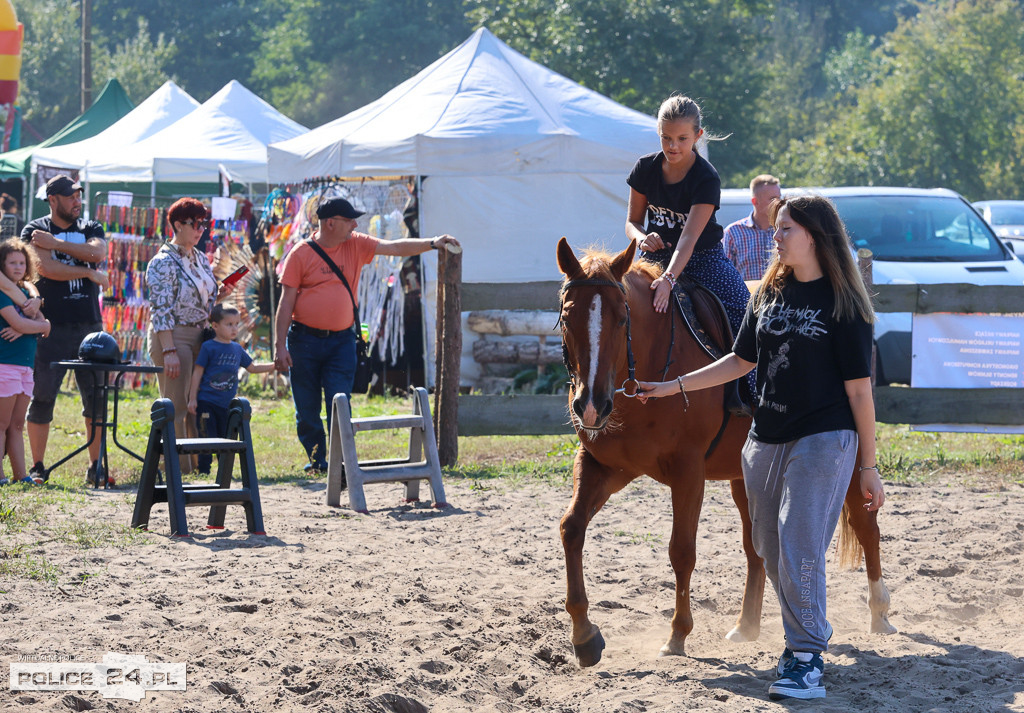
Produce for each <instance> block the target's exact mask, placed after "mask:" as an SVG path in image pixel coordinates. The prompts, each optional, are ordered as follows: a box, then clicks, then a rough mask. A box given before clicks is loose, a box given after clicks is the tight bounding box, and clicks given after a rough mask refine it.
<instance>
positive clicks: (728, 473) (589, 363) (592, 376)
mask: <svg viewBox="0 0 1024 713" xmlns="http://www.w3.org/2000/svg"><path fill="white" fill-rule="evenodd" d="M635 252H636V244H635V243H631V244H630V246H629V247H628V248H626V249H625V250H624V251H622V252H621V253H619V254H618V255H615V256H612V255H609V254H607V253H601V252H596V251H591V252H589V253H588V254H587V255H586V256H585V257H584V258H583V261H582V262H581V261H580V260H579V259H577V257H576V255H575V254H574V253H573V251H572V249H571V248H570V247H569V244H568V242H566V240H565V238H562V239H561V240H560V241H559V243H558V250H557V253H558V267H559V269H560V270H561V271H562V274H564V275H565V281H564V282H563V284H562V293H561V296H562V306H561V325H562V343H563V347H564V352H565V359H566V367H567V368H568V370H569V374H570V378H571V388H570V392H569V411H570V415H571V418H572V421H573V425H574V427H575V429H576V433H577V435H578V436H579V439H580V447H579V450H578V451H577V452H576V460H575V463H574V466H573V497H572V502H571V503H570V504H569V508H568V509H567V510H566V512H565V515H564V516H563V517H562V523H561V531H562V545H563V547H564V549H565V567H566V577H567V590H566V598H565V609H566V611H567V612H569V615H570V616H571V617H572V635H571V639H572V644H573V649H574V651H575V654H576V660H577V662H578V663H579V664H580V666H592V665H594V664H596V663H597V662H598V661H600V659H601V651H602V649H603V648H604V639H603V637H602V636H601V632H600V629H599V628H598V627H597V625H596V624H594V623H592V622H591V621H590V619H589V617H588V615H587V610H588V602H587V593H586V588H585V585H584V582H583V542H584V539H585V537H586V532H587V525H589V524H590V521H591V520H592V519H593V517H594V515H596V514H597V512H598V511H599V510H600V509H601V507H602V506H603V505H604V504H605V502H607V500H608V498H609V497H610V496H611V495H612V493H615V492H617V491H619V490H621V489H622V488H623V487H625V486H626V485H627V484H628V483H629V482H630V481H632V480H633V479H635V478H637V477H638V476H640V475H644V474H646V475H648V476H650V477H651V478H653V479H654V480H656V481H658V482H659V483H663V484H665V485H667V486H669V488H670V489H671V497H672V514H673V518H672V537H671V540H670V542H669V560H670V561H671V562H672V568H673V570H674V571H675V574H676V607H675V615H674V616H673V617H672V633H671V635H670V636H669V639H668V641H667V642H666V643H665V645H664V646H663V647H662V648H661V655H662V656H666V655H685V653H686V650H685V644H686V637H687V635H688V634H689V633H690V631H691V630H692V629H693V616H692V614H691V612H690V575H691V574H692V572H693V568H694V565H695V563H696V556H697V555H696V539H697V522H698V520H699V518H700V509H701V504H702V500H703V497H704V481H705V480H706V479H710V480H728V481H729V484H730V488H731V491H732V497H733V500H734V501H735V502H736V507H737V508H738V509H739V512H740V518H741V520H742V523H743V550H744V552H745V553H746V557H747V578H746V584H745V586H744V590H743V605H742V610H741V612H740V616H739V618H738V619H737V621H736V625H735V626H734V627H733V629H732V630H731V631H730V632H729V633H728V634H727V635H726V636H727V638H728V639H730V640H732V641H753V640H755V639H756V638H757V637H758V635H759V634H760V629H761V600H762V598H763V595H764V582H765V574H764V567H763V566H762V562H761V559H760V558H759V557H758V556H757V554H756V553H755V552H754V547H753V543H752V541H751V525H750V515H749V512H748V509H747V495H746V492H745V490H744V488H743V473H742V471H741V468H740V448H741V447H742V445H743V442H744V440H745V439H746V436H747V431H748V430H749V427H750V421H749V419H747V418H740V417H735V416H734V417H731V418H729V419H728V421H726V412H725V408H724V405H723V404H724V393H723V387H717V388H713V389H705V390H702V391H696V392H693V393H690V394H688V403H687V402H686V401H685V400H684V399H683V398H666V399H658V400H655V401H650V402H648V403H647V404H640V403H639V402H638V401H637V400H635V399H632V398H629V396H630V395H631V394H632V395H635V387H636V383H635V381H633V380H635V379H636V378H643V379H647V380H666V379H671V378H673V377H675V376H679V375H682V374H685V373H687V372H689V371H692V370H693V369H697V368H700V367H702V366H705V365H706V364H709V363H710V362H711V358H710V357H709V356H707V354H706V353H705V352H704V351H703V350H702V349H701V348H700V347H699V346H698V344H697V342H696V340H695V339H694V338H693V337H692V336H690V334H689V332H688V331H687V329H686V328H685V326H683V325H682V323H681V318H680V317H679V316H678V314H676V313H675V311H674V310H671V309H670V310H669V311H668V312H667V313H664V314H659V313H657V312H655V311H654V308H653V306H652V304H651V291H650V285H651V282H652V281H653V280H654V278H655V277H656V276H657V273H658V272H660V270H658V269H657V268H656V267H654V266H653V265H650V264H649V263H646V262H643V261H639V262H636V263H634V262H633V257H634V254H635ZM669 320H676V325H675V326H674V329H673V328H672V325H670V323H669ZM670 347H671V349H670ZM634 352H635V354H636V360H635V373H634V369H633V368H632V367H633V362H634V359H633V354H634ZM723 424H725V426H724V428H723ZM716 440H717V444H716V445H715V446H714V447H712V444H713V442H716ZM858 490H859V489H858V487H857V483H856V482H851V485H850V489H849V491H848V492H847V496H846V501H847V507H845V508H844V513H846V515H845V516H844V517H843V518H842V522H843V530H844V531H845V530H847V529H848V528H852V529H853V530H854V531H855V533H856V536H857V539H859V541H860V543H861V546H862V547H863V548H864V553H865V562H866V568H867V573H868V581H869V606H870V609H871V613H872V624H871V630H872V631H875V632H892V631H895V629H893V628H892V627H891V626H890V625H889V622H888V619H887V615H888V610H889V594H888V591H887V590H886V587H885V584H884V583H883V581H882V578H881V577H882V571H881V564H880V560H879V549H878V544H879V533H878V525H877V522H876V513H875V512H871V513H868V512H867V511H866V510H865V509H864V508H863V502H864V500H863V497H862V496H861V494H860V493H859V492H858ZM847 540H848V541H852V538H850V537H847ZM841 549H843V551H844V552H847V550H848V549H849V548H848V547H843V546H841ZM853 553H854V555H859V550H857V549H856V545H854V549H853Z"/></svg>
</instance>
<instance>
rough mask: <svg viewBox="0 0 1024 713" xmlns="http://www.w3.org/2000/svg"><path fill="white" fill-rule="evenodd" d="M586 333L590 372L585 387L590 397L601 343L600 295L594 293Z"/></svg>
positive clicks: (592, 391)
mask: <svg viewBox="0 0 1024 713" xmlns="http://www.w3.org/2000/svg"><path fill="white" fill-rule="evenodd" d="M587 335H588V336H589V337H590V373H589V374H587V388H588V389H590V393H591V398H593V393H594V375H595V374H597V357H598V347H599V346H600V344H601V295H594V301H593V302H591V303H590V319H588V320H587Z"/></svg>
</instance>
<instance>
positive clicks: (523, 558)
mask: <svg viewBox="0 0 1024 713" xmlns="http://www.w3.org/2000/svg"><path fill="white" fill-rule="evenodd" d="M324 487H325V486H324V483H323V481H313V482H310V483H308V484H306V485H301V484H292V485H275V486H271V487H264V489H263V508H264V512H265V517H266V528H267V532H268V534H267V535H266V536H255V535H252V536H251V535H249V534H247V533H246V532H245V530H244V522H245V521H244V518H243V516H242V512H241V509H240V508H229V510H228V519H227V526H228V530H226V531H223V532H222V533H219V534H211V533H212V531H206V530H198V528H199V527H201V526H202V525H203V524H204V523H205V510H204V509H190V510H189V515H190V520H191V526H192V527H193V529H194V530H197V531H198V532H199V533H200V534H198V535H197V536H196V537H194V538H193V539H191V540H179V539H172V538H170V537H168V536H167V534H168V530H169V523H168V519H167V515H166V508H165V507H163V506H161V507H158V508H157V509H156V510H155V511H154V518H153V520H152V533H151V534H149V535H147V536H145V540H146V544H143V545H141V546H139V545H136V546H132V547H129V548H124V549H119V548H117V547H114V546H106V547H99V548H95V549H88V550H81V549H76V548H73V547H72V546H70V545H68V544H67V543H58V542H49V543H43V544H41V545H40V546H39V547H38V548H37V549H36V550H35V552H36V553H37V554H38V553H42V554H45V556H46V557H47V558H49V559H50V560H51V561H53V562H55V563H57V564H58V565H59V566H60V567H61V569H62V571H63V574H62V582H63V583H62V584H61V585H59V586H56V587H54V586H52V585H49V584H43V583H37V582H33V581H31V580H24V579H21V580H15V581H6V582H0V585H2V586H0V589H6V590H7V591H6V593H4V594H0V619H2V622H3V624H2V631H3V634H2V637H0V641H2V643H0V668H2V669H3V676H5V677H6V676H7V674H8V665H7V664H8V663H9V662H12V661H17V660H19V658H20V657H33V656H38V655H40V654H43V653H57V654H58V655H63V656H66V657H73V658H75V659H76V660H78V661H85V662H91V661H101V660H102V657H103V656H104V654H107V653H110V652H122V653H127V652H135V653H139V654H145V655H147V656H148V657H149V660H150V661H161V662H181V663H185V664H186V665H187V690H186V691H184V692H154V693H150V695H149V697H148V698H147V699H146V700H144V701H142V702H135V701H129V700H124V699H109V700H106V699H103V698H102V697H101V695H100V694H99V693H98V692H82V693H56V692H24V691H10V690H8V688H9V687H8V686H7V685H5V686H4V690H2V691H0V709H2V710H6V711H26V712H27V711H63V710H88V709H90V708H92V709H96V710H110V711H153V712H156V711H159V712H162V711H190V712H192V711H194V712H197V713H199V712H201V713H208V712H211V713H212V712H215V711H232V712H234V711H281V712H283V713H293V712H298V711H325V712H326V711H395V712H401V713H415V712H418V711H427V710H429V711H467V712H469V711H473V712H474V713H476V712H479V711H503V712H504V711H524V710H541V711H559V712H561V711H565V712H568V711H602V712H604V711H623V712H630V713H632V712H636V711H669V710H671V711H687V710H699V711H722V712H737V713H738V712H739V711H777V710H788V709H800V710H814V711H836V712H839V711H842V712H843V713H847V712H848V711H875V712H880V711H901V712H902V711H957V712H961V711H978V712H979V713H992V712H993V711H1024V635H1022V634H1021V623H1022V621H1024V614H1022V610H1024V596H1022V594H1024V577H1022V574H1021V566H1022V557H1024V490H1022V489H1016V490H1013V491H1008V492H972V491H970V490H969V489H966V488H964V487H963V486H959V485H955V484H946V485H941V486H932V487H902V486H896V485H890V486H889V488H888V495H889V499H888V501H887V505H886V507H885V509H884V511H883V515H882V519H881V527H882V531H883V566H884V568H885V573H886V581H887V583H888V586H889V589H890V591H891V593H892V614H891V621H892V623H893V624H894V625H895V626H896V627H898V628H899V633H897V634H893V635H887V636H882V635H872V634H869V633H867V626H868V611H867V606H866V594H867V587H866V579H865V576H864V573H863V570H860V571H852V572H851V571H839V570H838V568H837V567H836V566H835V565H834V564H833V563H831V562H830V565H829V576H830V580H829V588H830V589H829V592H830V610H829V613H830V619H831V620H832V622H833V624H834V626H835V630H836V633H835V636H834V638H833V640H832V648H831V651H830V652H829V653H828V654H827V655H826V683H827V686H828V697H827V698H826V699H824V700H819V701H813V702H794V703H787V704H779V703H774V702H771V701H769V700H767V695H766V693H767V687H768V685H769V683H770V681H771V675H770V673H769V671H770V669H771V668H772V667H773V666H774V664H775V661H776V658H777V656H778V654H779V651H780V650H781V648H782V643H781V642H782V632H781V625H780V623H779V615H778V604H777V602H776V601H775V597H774V594H773V593H771V592H769V594H768V595H767V597H766V601H765V611H764V617H763V628H762V634H761V638H760V640H759V641H757V642H754V643H746V644H733V643H730V642H728V641H726V640H725V639H724V634H725V633H726V632H727V631H728V630H729V628H730V627H731V626H732V623H733V621H734V620H735V617H736V615H737V613H738V609H739V601H740V591H741V586H742V576H743V564H742V558H741V551H740V543H739V535H738V532H737V529H738V526H739V518H738V516H737V515H736V513H735V512H734V510H733V508H732V505H731V502H730V501H729V499H728V492H727V490H726V488H725V487H724V486H722V485H720V484H710V485H709V490H708V494H707V496H706V500H705V505H704V511H703V516H702V522H701V527H700V540H699V545H698V552H699V556H698V565H697V570H696V571H695V573H694V578H693V599H694V602H695V606H694V619H695V624H696V626H695V629H694V632H693V634H692V635H691V637H690V639H689V640H688V653H689V656H687V657H671V658H658V656H657V654H658V649H659V647H660V646H661V644H662V643H664V641H665V639H666V638H667V636H668V631H669V617H670V616H671V606H672V601H673V594H672V586H673V585H672V572H671V569H670V567H669V564H668V556H667V546H668V533H669V525H670V512H669V505H668V497H667V491H666V490H664V489H663V488H661V486H658V485H656V484H654V483H653V482H651V481H647V480H644V481H639V482H638V483H636V484H634V485H632V486H630V487H629V488H627V489H626V490H624V491H623V492H622V493H619V494H618V495H616V496H615V497H613V498H612V500H611V501H610V503H609V504H608V506H607V507H606V508H605V510H604V511H602V513H601V514H599V516H598V517H597V520H596V522H595V524H594V525H593V526H592V528H591V530H590V535H589V539H588V542H587V549H586V570H587V578H588V587H589V595H590V600H591V602H592V612H593V619H594V621H595V622H596V623H598V624H599V625H600V626H601V627H602V630H603V633H604V636H605V639H606V640H607V642H608V648H607V649H606V650H605V655H604V659H603V660H602V661H601V662H600V664H598V665H597V666H595V667H593V668H591V669H588V670H581V669H579V668H578V667H577V665H576V663H575V662H574V660H573V657H572V652H571V648H570V645H569V642H568V631H569V619H568V615H567V614H566V613H565V611H564V610H563V608H562V602H563V597H564V574H563V561H562V550H561V544H560V542H559V538H558V520H559V518H560V516H561V514H562V511H563V509H564V508H565V506H566V504H567V502H568V498H569V493H568V492H567V486H563V487H554V486H550V485H546V484H540V483H532V484H529V485H526V486H524V487H522V488H521V489H510V488H509V487H507V486H502V485H501V484H500V483H494V484H492V487H490V488H489V489H480V488H470V487H469V484H468V483H463V482H457V481H452V482H449V483H448V484H447V485H446V487H447V488H448V497H449V500H450V502H451V503H452V504H453V507H451V508H450V509H448V510H445V511H436V510H433V509H431V508H430V507H429V506H427V505H425V504H421V505H416V506H410V505H403V504H402V503H401V501H400V497H401V487H400V486H397V485H374V486H370V487H369V488H368V489H367V496H368V502H369V507H370V509H371V515H369V516H362V515H355V514H354V513H352V511H350V510H348V509H330V508H328V507H326V506H325V504H324ZM132 502H133V498H132V497H125V495H124V494H123V493H103V492H100V493H90V494H89V496H88V504H87V505H86V506H85V507H84V508H83V509H81V510H80V511H78V512H77V513H76V517H79V518H88V519H90V520H92V521H96V520H105V521H109V522H111V523H119V524H127V523H128V522H129V520H130V515H131V503H132ZM232 528H234V529H232ZM76 573H78V574H81V575H85V576H82V577H80V578H79V579H81V580H82V583H80V584H77V585H76V584H70V583H69V580H70V579H72V577H71V576H70V575H75V574H76Z"/></svg>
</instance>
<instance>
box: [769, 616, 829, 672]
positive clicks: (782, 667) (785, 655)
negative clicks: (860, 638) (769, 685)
mask: <svg viewBox="0 0 1024 713" xmlns="http://www.w3.org/2000/svg"><path fill="white" fill-rule="evenodd" d="M825 626H826V627H828V628H827V629H826V630H825V631H826V633H825V643H826V644H827V643H828V642H829V641H831V640H832V634H834V633H835V631H834V630H833V629H832V625H831V624H830V623H828V622H827V621H826V622H825ZM795 660H796V659H794V658H793V649H791V648H789V645H788V644H787V645H786V648H784V649H783V650H782V656H780V657H779V663H778V664H777V665H776V666H775V675H776V676H778V677H779V678H782V677H783V676H784V675H785V674H786V671H788V670H789V667H790V666H792V665H793V661H795Z"/></svg>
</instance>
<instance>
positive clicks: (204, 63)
mask: <svg viewBox="0 0 1024 713" xmlns="http://www.w3.org/2000/svg"><path fill="white" fill-rule="evenodd" d="M29 1H30V2H31V1H32V0H29ZM92 2H93V11H92V22H93V33H94V35H93V36H94V39H95V42H96V44H97V45H98V46H101V47H105V48H106V49H107V51H109V52H110V54H111V55H113V54H116V52H117V49H116V47H117V46H118V45H119V44H121V43H124V42H125V41H127V40H130V39H132V38H136V39H137V37H138V33H139V20H140V19H143V20H145V21H146V23H147V24H148V29H149V34H150V41H151V42H152V43H153V45H154V46H157V45H159V42H160V40H159V35H161V34H162V35H163V36H164V37H165V38H166V43H168V44H169V43H173V44H174V46H175V47H177V50H178V51H177V53H176V54H175V55H174V58H173V63H172V66H168V67H165V68H163V69H164V71H165V72H166V73H167V75H168V76H165V77H164V81H166V80H167V79H169V78H170V77H169V75H170V74H171V73H173V74H174V75H175V76H177V77H178V78H179V79H180V82H179V83H180V84H181V86H182V88H183V89H184V90H185V91H187V92H188V93H190V94H191V95H192V96H194V97H195V98H196V99H197V100H198V101H201V102H202V101H206V100H207V99H209V98H210V97H211V96H212V95H213V94H214V93H216V92H217V91H218V90H219V89H220V88H221V87H223V86H224V85H225V84H227V83H228V82H230V81H231V80H232V79H237V80H239V81H241V82H243V83H245V82H246V81H247V79H248V77H249V75H250V74H251V73H252V68H253V65H254V63H255V59H256V57H257V56H258V55H259V54H260V52H261V46H260V34H261V32H262V31H263V30H264V27H265V26H266V25H269V24H273V23H277V22H278V21H279V17H280V16H282V15H285V14H287V13H288V12H289V7H288V6H289V5H290V4H292V3H291V2H290V0H277V1H276V2H272V1H271V0H145V1H144V2H140V1H139V0H92ZM325 4H330V5H334V4H336V3H325ZM154 33H155V34H156V36H155V37H154ZM106 79H107V78H106V77H102V78H101V77H99V76H97V77H96V81H97V83H99V84H100V85H101V86H102V83H103V82H105V81H106ZM158 86H159V84H158ZM144 98H145V97H141V98H140V97H136V96H134V95H132V99H133V100H135V101H141V99H144Z"/></svg>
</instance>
